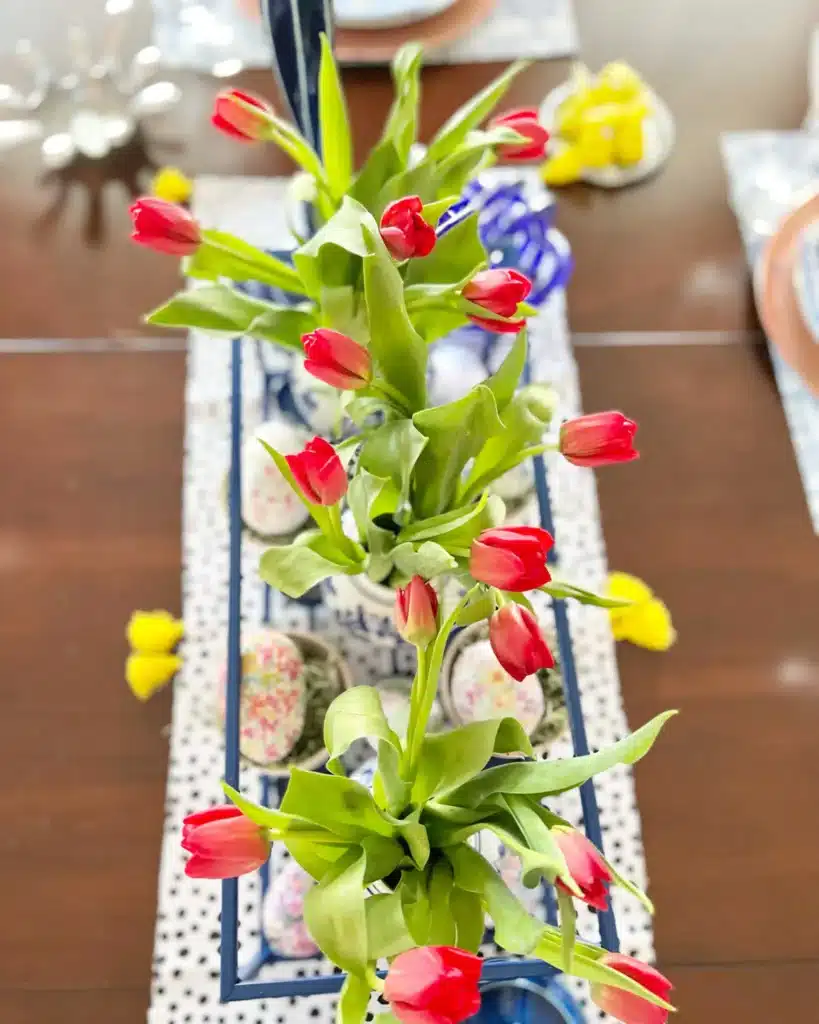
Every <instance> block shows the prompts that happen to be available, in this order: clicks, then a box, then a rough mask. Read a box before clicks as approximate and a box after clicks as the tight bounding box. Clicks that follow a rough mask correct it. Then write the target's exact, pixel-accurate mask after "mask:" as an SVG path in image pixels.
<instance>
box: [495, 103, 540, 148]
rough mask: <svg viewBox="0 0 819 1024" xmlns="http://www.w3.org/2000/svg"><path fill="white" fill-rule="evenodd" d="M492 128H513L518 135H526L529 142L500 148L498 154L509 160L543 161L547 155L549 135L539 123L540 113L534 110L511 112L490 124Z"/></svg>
mask: <svg viewBox="0 0 819 1024" xmlns="http://www.w3.org/2000/svg"><path fill="white" fill-rule="evenodd" d="M490 127H492V128H511V129H512V130H513V131H516V132H517V133H518V135H525V136H526V138H527V139H528V140H529V141H528V142H512V143H508V144H506V145H502V146H499V147H498V152H499V153H500V155H501V156H502V157H505V159H507V160H516V161H517V160H542V159H543V157H544V156H545V155H546V143H547V142H548V141H549V133H548V132H547V131H546V129H545V128H544V127H543V125H542V124H540V122H539V121H538V112H537V111H536V110H534V109H529V108H525V109H521V110H510V111H509V112H508V113H506V114H502V115H501V116H500V117H496V118H495V119H494V120H493V121H492V122H491V124H490Z"/></svg>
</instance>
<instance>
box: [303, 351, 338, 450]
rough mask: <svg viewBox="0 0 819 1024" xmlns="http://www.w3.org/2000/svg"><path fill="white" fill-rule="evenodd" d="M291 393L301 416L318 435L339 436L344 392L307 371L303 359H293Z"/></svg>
mask: <svg viewBox="0 0 819 1024" xmlns="http://www.w3.org/2000/svg"><path fill="white" fill-rule="evenodd" d="M290 392H291V394H292V396H293V404H294V405H295V407H296V409H297V410H298V413H299V415H300V416H301V417H302V419H303V420H304V421H305V422H306V423H308V424H309V425H310V428H311V429H312V430H314V431H315V432H316V433H317V434H321V436H322V437H337V436H339V435H340V434H341V433H342V425H343V422H344V410H343V408H342V405H341V392H340V391H339V390H338V389H337V388H334V387H332V386H331V385H330V384H326V383H325V382H324V381H323V380H319V379H318V378H317V377H314V376H313V375H312V374H311V373H308V372H307V370H305V368H304V362H303V360H301V359H295V360H293V365H292V369H291V376H290Z"/></svg>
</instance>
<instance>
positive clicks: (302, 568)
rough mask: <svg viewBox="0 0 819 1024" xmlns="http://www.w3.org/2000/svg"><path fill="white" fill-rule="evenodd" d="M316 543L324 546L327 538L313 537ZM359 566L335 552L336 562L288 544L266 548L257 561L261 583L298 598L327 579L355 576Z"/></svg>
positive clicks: (309, 549) (308, 548) (306, 548)
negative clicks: (336, 555) (336, 554)
mask: <svg viewBox="0 0 819 1024" xmlns="http://www.w3.org/2000/svg"><path fill="white" fill-rule="evenodd" d="M316 543H317V544H319V545H321V546H322V547H325V548H326V547H327V538H326V537H323V536H321V535H318V536H317V537H316ZM360 572H361V566H360V565H355V564H352V563H351V562H350V561H349V560H347V559H345V557H344V554H343V552H341V551H338V560H337V561H336V560H331V559H329V558H327V557H326V556H325V555H323V554H320V553H319V552H318V551H313V550H312V549H311V548H310V546H309V545H308V544H288V545H279V546H274V547H270V548H268V549H267V550H266V551H265V552H264V554H263V555H262V557H261V558H260V559H259V576H260V577H261V579H262V581H263V582H264V583H267V584H269V585H270V586H271V587H273V588H274V589H275V590H280V591H281V592H282V593H283V594H285V595H287V597H292V598H298V597H302V596H303V595H304V594H306V593H307V591H308V590H310V589H312V588H313V587H314V586H315V585H316V584H317V583H321V581H322V580H326V579H328V577H330V576H339V575H353V576H355V575H358V573H360Z"/></svg>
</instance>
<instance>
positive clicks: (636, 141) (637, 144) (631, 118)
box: [614, 99, 649, 167]
mask: <svg viewBox="0 0 819 1024" xmlns="http://www.w3.org/2000/svg"><path fill="white" fill-rule="evenodd" d="M648 114H649V107H648V104H647V103H646V102H645V101H644V100H642V99H639V100H633V101H632V102H631V103H624V104H623V106H622V107H621V114H620V121H619V124H618V125H617V129H616V131H615V133H614V159H615V161H616V162H617V163H618V164H620V166H621V167H631V166H633V165H634V164H638V163H639V162H640V161H641V160H642V159H643V156H644V154H645V135H644V131H643V127H644V124H645V120H646V118H647V117H648Z"/></svg>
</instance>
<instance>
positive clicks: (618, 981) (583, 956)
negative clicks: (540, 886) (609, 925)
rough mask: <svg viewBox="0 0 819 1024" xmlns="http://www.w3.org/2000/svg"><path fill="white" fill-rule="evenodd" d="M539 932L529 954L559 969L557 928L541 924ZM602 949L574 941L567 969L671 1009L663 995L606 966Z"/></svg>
mask: <svg viewBox="0 0 819 1024" xmlns="http://www.w3.org/2000/svg"><path fill="white" fill-rule="evenodd" d="M542 928H543V934H542V936H541V938H540V941H539V942H538V943H537V945H536V947H535V949H534V950H533V954H532V955H533V956H536V957H537V958H538V959H540V960H544V961H545V962H546V963H547V964H551V965H552V966H553V967H557V968H558V970H562V969H563V936H562V934H561V932H560V929H559V928H555V927H553V926H552V925H543V926H542ZM605 955H606V950H605V949H602V948H601V947H600V946H591V945H589V944H588V943H585V942H576V943H575V946H574V955H573V957H572V970H571V973H572V975H573V976H574V977H575V978H583V979H584V980H585V981H589V982H591V983H592V984H593V985H612V986H613V987H614V988H621V989H623V991H624V992H631V994H632V995H635V996H640V998H641V999H645V1000H646V1002H648V1003H651V1004H652V1005H653V1006H661V1007H662V1008H663V1009H664V1010H669V1011H671V1012H673V1011H674V1007H673V1006H672V1005H671V1004H670V1003H667V1002H666V1001H665V1000H664V999H661V998H660V997H659V996H656V995H654V993H653V992H650V991H649V990H648V989H647V988H645V986H643V985H641V984H640V983H639V982H637V981H633V980H632V979H631V978H628V977H626V975H625V974H621V973H620V971H615V970H614V969H613V968H612V967H607V966H606V965H605V964H604V963H602V959H603V957H604V956H605Z"/></svg>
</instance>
